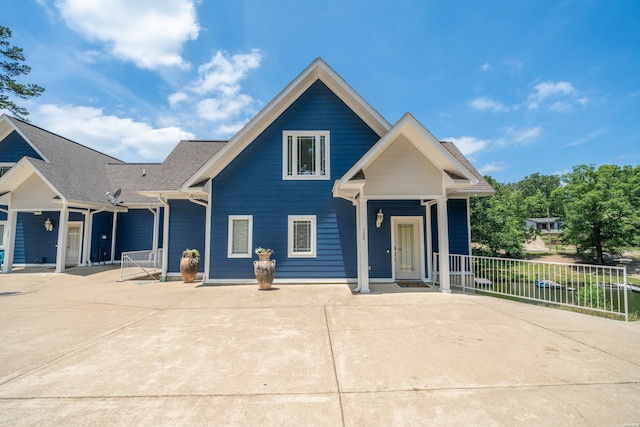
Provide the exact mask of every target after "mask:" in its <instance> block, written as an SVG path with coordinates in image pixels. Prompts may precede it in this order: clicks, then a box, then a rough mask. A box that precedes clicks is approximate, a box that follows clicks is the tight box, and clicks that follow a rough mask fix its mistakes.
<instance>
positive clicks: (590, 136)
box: [563, 129, 605, 147]
mask: <svg viewBox="0 0 640 427" xmlns="http://www.w3.org/2000/svg"><path fill="white" fill-rule="evenodd" d="M604 133H605V130H604V129H598V130H595V131H593V132H589V133H588V134H586V135H585V136H583V137H582V138H578V139H576V140H573V141H571V142H569V143H568V144H565V145H563V147H576V146H578V145H582V144H585V143H587V142H589V141H593V140H594V139H596V138H598V137H599V136H600V135H602V134H604Z"/></svg>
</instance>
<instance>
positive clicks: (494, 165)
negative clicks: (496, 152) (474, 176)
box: [478, 162, 507, 175]
mask: <svg viewBox="0 0 640 427" xmlns="http://www.w3.org/2000/svg"><path fill="white" fill-rule="evenodd" d="M506 168H507V165H506V164H504V163H502V162H491V163H487V164H486V165H483V166H481V167H480V168H479V169H478V172H480V174H481V175H487V174H489V173H491V172H498V171H501V170H505V169H506Z"/></svg>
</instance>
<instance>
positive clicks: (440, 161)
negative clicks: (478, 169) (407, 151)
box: [338, 113, 478, 187]
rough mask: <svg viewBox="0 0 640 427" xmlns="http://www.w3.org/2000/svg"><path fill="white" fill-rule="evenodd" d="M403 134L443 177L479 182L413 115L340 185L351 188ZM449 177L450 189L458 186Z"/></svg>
mask: <svg viewBox="0 0 640 427" xmlns="http://www.w3.org/2000/svg"><path fill="white" fill-rule="evenodd" d="M401 134H404V135H405V136H407V139H409V141H411V142H412V143H413V144H414V146H415V147H416V148H417V149H418V150H419V151H420V152H421V153H422V154H424V156H425V157H426V158H428V159H429V160H431V161H432V162H433V163H434V165H436V166H437V167H438V168H440V169H441V170H442V171H443V175H447V174H446V173H444V171H449V172H452V173H456V174H458V175H460V176H462V177H464V178H465V183H464V185H465V186H469V185H474V184H477V183H478V178H476V177H475V175H474V174H473V173H472V172H471V171H470V170H469V169H467V168H466V167H465V166H464V165H463V164H462V163H461V162H460V161H459V160H458V159H456V158H455V157H454V156H453V155H452V154H451V153H450V152H449V151H448V150H447V149H446V148H444V147H443V146H442V144H441V143H440V141H438V140H437V139H436V138H435V137H434V136H433V135H432V134H431V133H430V132H429V131H428V130H427V129H425V128H424V127H423V126H422V125H421V124H420V123H419V122H418V121H417V120H416V119H415V118H414V117H413V116H412V115H411V114H409V113H406V114H405V115H404V116H402V118H401V119H400V120H398V122H397V123H396V124H395V125H393V127H392V128H391V129H390V130H389V132H387V134H385V135H384V136H383V137H382V138H381V139H380V140H379V141H378V142H377V143H376V144H375V145H374V146H373V147H371V149H369V151H367V153H365V155H364V156H362V157H361V158H360V160H358V162H356V164H355V165H353V167H351V169H349V170H348V171H347V173H346V174H344V176H343V177H342V178H340V180H339V181H338V185H339V186H345V187H346V186H348V185H349V181H350V180H351V179H352V178H354V177H355V176H356V174H357V173H358V172H360V171H361V170H364V169H365V168H367V167H368V166H369V165H371V164H372V163H373V162H374V161H375V160H376V159H377V158H378V157H379V156H380V155H381V154H382V153H383V152H384V151H385V150H386V149H387V148H388V147H389V145H390V144H392V143H393V142H394V141H395V140H396V138H397V137H398V136H399V135H401ZM418 141H427V142H428V144H426V145H425V144H420V143H418ZM446 178H447V179H446V180H445V181H444V182H447V184H448V185H447V187H455V186H454V185H453V184H454V181H453V180H452V179H451V178H449V177H448V176H447V177H446ZM365 179H366V178H365Z"/></svg>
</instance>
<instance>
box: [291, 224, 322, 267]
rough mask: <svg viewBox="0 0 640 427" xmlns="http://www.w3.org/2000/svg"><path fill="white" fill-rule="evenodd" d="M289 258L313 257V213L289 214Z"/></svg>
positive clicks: (314, 251) (314, 240)
mask: <svg viewBox="0 0 640 427" xmlns="http://www.w3.org/2000/svg"><path fill="white" fill-rule="evenodd" d="M288 252H289V258H315V256H316V217H315V215H290V216H289V245H288Z"/></svg>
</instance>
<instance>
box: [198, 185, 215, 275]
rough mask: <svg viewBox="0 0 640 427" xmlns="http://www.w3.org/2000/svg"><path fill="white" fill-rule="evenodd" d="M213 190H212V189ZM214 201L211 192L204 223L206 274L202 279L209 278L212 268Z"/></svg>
mask: <svg viewBox="0 0 640 427" xmlns="http://www.w3.org/2000/svg"><path fill="white" fill-rule="evenodd" d="M210 191H212V190H210ZM212 203H213V195H212V194H211V193H209V199H208V200H207V207H206V213H205V216H204V217H205V224H204V233H205V234H204V254H201V256H203V257H204V275H203V277H202V281H203V282H206V281H207V280H209V269H210V268H211V204H212Z"/></svg>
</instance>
